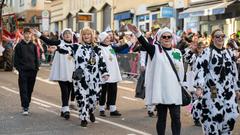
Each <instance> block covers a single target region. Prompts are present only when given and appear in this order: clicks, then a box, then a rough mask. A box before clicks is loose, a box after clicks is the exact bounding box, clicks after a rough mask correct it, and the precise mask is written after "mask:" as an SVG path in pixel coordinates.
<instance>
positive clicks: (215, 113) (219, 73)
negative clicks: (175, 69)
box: [195, 29, 239, 135]
mask: <svg viewBox="0 0 240 135" xmlns="http://www.w3.org/2000/svg"><path fill="white" fill-rule="evenodd" d="M211 36H212V39H211V42H210V47H208V48H206V49H204V50H203V52H202V53H201V55H200V56H199V57H198V59H197V61H196V69H195V73H196V77H195V87H196V88H197V92H198V91H200V92H198V93H201V94H202V95H203V96H202V101H201V110H202V114H201V123H202V125H203V131H204V134H205V135H214V134H215V135H230V134H232V130H233V128H234V125H235V121H236V119H237V117H238V115H239V111H238V104H237V102H236V94H237V97H239V87H238V86H237V68H236V63H235V58H234V55H233V52H232V51H230V50H228V49H225V48H224V47H223V45H224V37H225V34H224V33H223V32H222V30H220V29H217V30H214V31H213V32H212V34H211Z"/></svg>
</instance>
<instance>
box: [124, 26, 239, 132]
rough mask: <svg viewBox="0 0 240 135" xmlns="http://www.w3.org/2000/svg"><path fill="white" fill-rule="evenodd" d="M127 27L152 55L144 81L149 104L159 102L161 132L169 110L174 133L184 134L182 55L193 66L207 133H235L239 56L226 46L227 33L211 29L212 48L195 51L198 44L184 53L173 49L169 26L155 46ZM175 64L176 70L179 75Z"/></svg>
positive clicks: (136, 30)
mask: <svg viewBox="0 0 240 135" xmlns="http://www.w3.org/2000/svg"><path fill="white" fill-rule="evenodd" d="M128 28H129V30H130V31H132V32H133V33H134V34H135V36H136V37H137V38H138V41H139V42H140V43H141V45H142V47H143V48H144V49H145V50H146V52H147V53H148V56H149V57H148V63H147V67H146V80H145V86H146V104H147V105H156V108H157V112H158V120H157V125H156V128H157V133H158V135H164V134H165V128H166V119H167V110H168V109H169V111H170V116H171V128H172V134H173V135H180V134H181V121H180V107H181V105H182V103H183V102H182V91H181V86H183V85H184V82H183V78H184V67H183V56H184V57H185V59H186V61H187V62H190V63H192V64H193V67H194V70H193V71H194V75H195V76H194V84H193V87H194V88H195V89H196V91H195V94H196V95H197V96H198V97H200V96H201V100H200V101H199V103H198V105H197V108H198V110H199V114H200V121H201V124H202V128H203V132H204V134H206V135H230V134H232V131H233V129H234V125H235V122H236V119H237V117H238V115H239V110H238V104H237V99H239V96H240V95H239V90H240V88H239V87H238V85H237V82H238V71H237V67H236V57H235V56H234V54H233V52H232V50H230V49H227V48H224V37H225V35H224V33H223V32H222V30H220V29H217V30H214V31H213V32H212V34H211V36H212V39H211V42H210V47H208V48H205V49H203V50H202V52H201V53H196V52H197V51H196V50H197V48H198V47H197V45H193V46H189V49H188V51H187V52H186V53H185V54H182V53H181V51H180V50H178V49H176V48H173V44H172V41H173V36H174V34H173V32H172V31H171V30H170V29H168V28H163V29H159V30H158V32H157V33H156V35H155V37H154V41H153V44H152V45H151V44H150V43H149V42H148V41H147V40H146V39H145V38H144V37H143V35H142V34H141V32H140V31H139V30H138V29H137V27H136V26H134V25H131V24H128ZM172 65H173V66H172ZM172 67H173V68H175V69H176V72H177V74H175V72H174V70H173V68H172ZM178 78H179V79H178Z"/></svg>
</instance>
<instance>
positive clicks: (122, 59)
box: [117, 52, 140, 77]
mask: <svg viewBox="0 0 240 135" xmlns="http://www.w3.org/2000/svg"><path fill="white" fill-rule="evenodd" d="M139 58H140V54H139V53H135V52H133V53H128V54H118V55H117V59H118V64H119V68H120V72H121V73H122V74H126V75H128V76H132V77H137V76H138V75H139V71H140V63H139V61H140V60H139Z"/></svg>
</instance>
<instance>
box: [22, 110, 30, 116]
mask: <svg viewBox="0 0 240 135" xmlns="http://www.w3.org/2000/svg"><path fill="white" fill-rule="evenodd" d="M28 114H29V112H28V108H23V112H22V115H24V116H27V115H28Z"/></svg>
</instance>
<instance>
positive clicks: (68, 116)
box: [61, 111, 70, 120]
mask: <svg viewBox="0 0 240 135" xmlns="http://www.w3.org/2000/svg"><path fill="white" fill-rule="evenodd" d="M61 117H63V118H65V119H66V120H68V119H69V118H70V112H69V111H66V112H61Z"/></svg>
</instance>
